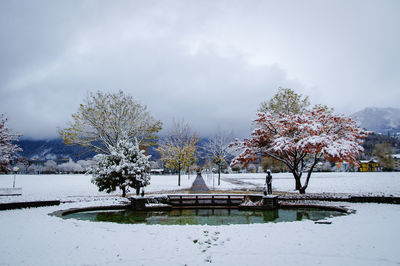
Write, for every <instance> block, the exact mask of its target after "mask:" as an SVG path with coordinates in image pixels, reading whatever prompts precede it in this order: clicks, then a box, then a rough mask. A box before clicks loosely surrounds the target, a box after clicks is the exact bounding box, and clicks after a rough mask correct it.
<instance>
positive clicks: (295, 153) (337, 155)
mask: <svg viewBox="0 0 400 266" xmlns="http://www.w3.org/2000/svg"><path fill="white" fill-rule="evenodd" d="M254 124H255V129H254V130H253V132H252V134H251V137H250V138H248V139H245V140H244V141H239V140H236V141H235V142H234V143H233V144H232V146H233V147H236V148H237V149H241V150H242V153H241V154H240V155H239V156H238V157H236V158H235V159H234V161H233V162H232V164H233V165H235V164H238V163H240V164H243V165H247V164H248V163H249V162H251V161H255V160H256V159H258V156H259V155H263V156H269V157H272V158H274V159H276V160H278V161H281V162H282V163H284V164H285V165H286V166H287V167H288V168H289V169H290V171H291V172H292V174H293V177H294V179H295V182H296V186H295V189H296V190H299V192H300V193H304V192H305V190H306V188H307V187H308V184H309V180H310V177H311V173H312V172H313V170H314V167H315V165H316V164H317V163H318V162H319V161H320V160H321V159H322V158H323V159H326V160H329V161H347V162H349V163H355V164H357V163H358V162H357V160H356V156H357V154H359V153H360V152H362V151H363V148H362V147H361V145H360V144H361V143H362V139H363V138H365V137H366V136H367V132H366V131H364V130H362V129H360V128H358V127H357V126H356V122H355V121H354V120H352V119H351V118H347V117H345V116H341V115H335V114H333V112H332V111H331V110H329V109H327V108H326V107H321V106H317V107H315V108H313V109H312V110H309V111H305V112H304V113H300V114H294V113H290V112H289V113H288V114H286V113H280V114H272V113H270V112H267V113H263V112H260V113H258V114H257V118H256V119H255V120H254ZM306 166H307V167H308V168H307V177H306V180H305V183H304V184H303V185H302V184H301V176H302V173H303V171H306V169H305V167H306Z"/></svg>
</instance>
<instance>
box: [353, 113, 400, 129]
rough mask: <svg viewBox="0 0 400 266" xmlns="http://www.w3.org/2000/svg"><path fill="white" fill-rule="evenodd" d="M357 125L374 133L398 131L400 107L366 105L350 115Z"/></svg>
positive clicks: (399, 126)
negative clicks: (366, 106)
mask: <svg viewBox="0 0 400 266" xmlns="http://www.w3.org/2000/svg"><path fill="white" fill-rule="evenodd" d="M351 117H352V118H353V119H355V120H356V121H358V122H359V123H360V124H359V126H360V127H362V128H365V129H367V130H370V131H374V132H376V133H382V134H388V133H390V134H391V135H394V134H396V133H397V134H399V133H400V108H376V107H368V108H365V109H363V110H361V111H359V112H357V113H354V114H352V115H351Z"/></svg>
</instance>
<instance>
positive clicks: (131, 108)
mask: <svg viewBox="0 0 400 266" xmlns="http://www.w3.org/2000/svg"><path fill="white" fill-rule="evenodd" d="M72 118H73V122H72V123H70V124H69V127H68V128H66V129H63V130H60V131H59V133H60V136H61V138H62V139H63V141H64V143H66V144H78V145H81V146H85V147H90V148H92V149H93V150H95V151H96V152H99V153H104V154H110V152H111V149H112V148H114V147H116V144H117V143H118V141H119V140H120V139H121V137H122V136H123V135H127V136H128V138H129V139H131V140H133V139H137V141H138V142H139V143H140V144H141V145H149V144H154V140H156V139H157V136H156V135H155V134H156V133H157V132H158V131H160V130H161V127H162V123H161V121H159V120H156V119H154V118H153V117H152V116H151V115H150V113H149V111H147V107H146V106H143V105H141V104H139V103H137V102H136V101H134V100H133V98H132V97H131V96H129V95H126V94H124V93H123V92H122V91H119V92H117V93H103V92H97V93H91V94H90V95H89V96H88V97H87V98H86V99H85V101H84V103H83V104H81V105H80V107H79V109H78V111H77V112H76V113H75V114H73V115H72Z"/></svg>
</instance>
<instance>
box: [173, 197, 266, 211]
mask: <svg viewBox="0 0 400 266" xmlns="http://www.w3.org/2000/svg"><path fill="white" fill-rule="evenodd" d="M245 197H249V199H250V200H251V201H257V200H260V199H261V198H262V196H261V195H243V194H230V195H227V194H182V195H176V194H172V195H168V199H169V204H170V205H172V206H173V207H177V208H193V207H195V208H237V207H238V206H239V205H240V204H242V203H243V202H244V200H245Z"/></svg>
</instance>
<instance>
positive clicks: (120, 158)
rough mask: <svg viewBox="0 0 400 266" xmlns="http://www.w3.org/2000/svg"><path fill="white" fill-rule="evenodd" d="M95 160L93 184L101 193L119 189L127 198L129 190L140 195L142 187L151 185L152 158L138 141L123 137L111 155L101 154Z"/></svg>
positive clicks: (111, 150) (112, 148) (111, 151)
mask: <svg viewBox="0 0 400 266" xmlns="http://www.w3.org/2000/svg"><path fill="white" fill-rule="evenodd" d="M95 159H96V160H97V163H96V165H95V166H93V168H92V174H93V178H92V183H94V184H96V185H97V186H98V187H99V191H106V192H107V193H110V192H111V191H115V190H116V188H117V187H118V188H120V189H121V190H122V197H125V196H126V193H127V192H128V191H129V188H134V189H136V193H137V194H139V190H140V188H141V187H144V186H147V185H148V184H150V174H149V172H150V161H149V159H150V156H146V155H145V154H144V151H143V150H140V148H139V144H138V142H137V141H135V143H132V141H131V140H130V139H129V138H128V137H122V138H120V140H119V141H118V143H117V145H116V147H111V148H110V154H99V155H96V157H95Z"/></svg>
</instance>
